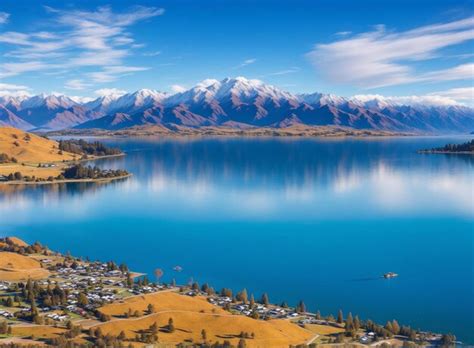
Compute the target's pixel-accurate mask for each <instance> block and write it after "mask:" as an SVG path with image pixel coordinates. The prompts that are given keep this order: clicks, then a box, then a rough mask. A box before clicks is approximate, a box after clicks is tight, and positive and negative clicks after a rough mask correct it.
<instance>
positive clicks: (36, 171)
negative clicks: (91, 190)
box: [0, 153, 132, 185]
mask: <svg viewBox="0 0 474 348" xmlns="http://www.w3.org/2000/svg"><path fill="white" fill-rule="evenodd" d="M123 156H125V153H119V154H114V155H105V156H91V157H88V158H81V159H77V160H72V161H54V162H48V164H50V165H54V167H50V166H48V167H40V166H39V165H40V164H41V163H21V164H20V163H16V164H5V165H0V175H8V174H10V173H15V172H20V173H22V174H23V173H25V168H26V173H27V174H23V175H24V176H25V175H28V176H35V177H37V178H41V179H45V178H49V177H51V176H53V177H56V176H58V175H60V174H61V173H62V172H63V171H64V170H65V169H66V168H68V167H70V166H71V165H74V164H78V163H84V162H88V161H97V160H101V159H107V158H115V157H123ZM5 168H12V169H10V170H9V171H6V170H5ZM130 176H132V174H130V173H129V174H127V175H120V176H117V177H110V178H97V179H93V178H91V179H63V180H42V181H27V180H11V181H0V185H50V184H67V183H79V182H97V183H100V182H110V181H114V180H119V179H125V178H128V177H130Z"/></svg>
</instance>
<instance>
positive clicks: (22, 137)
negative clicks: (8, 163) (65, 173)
mask: <svg viewBox="0 0 474 348" xmlns="http://www.w3.org/2000/svg"><path fill="white" fill-rule="evenodd" d="M0 153H5V154H7V155H9V156H10V157H14V158H16V159H17V161H18V162H20V163H21V162H33V163H43V162H62V161H63V160H66V161H70V160H73V159H74V158H75V157H77V155H74V154H72V153H69V152H62V153H60V152H59V150H58V142H57V141H54V140H50V139H46V138H43V137H40V136H37V135H35V134H32V133H27V132H24V131H22V130H19V129H16V128H12V127H0Z"/></svg>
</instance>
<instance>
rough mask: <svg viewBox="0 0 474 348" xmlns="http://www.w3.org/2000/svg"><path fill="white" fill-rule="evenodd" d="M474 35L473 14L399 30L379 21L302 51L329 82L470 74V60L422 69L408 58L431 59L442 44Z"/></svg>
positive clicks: (382, 82) (371, 84)
mask: <svg viewBox="0 0 474 348" xmlns="http://www.w3.org/2000/svg"><path fill="white" fill-rule="evenodd" d="M473 39H474V17H469V18H465V19H463V20H458V21H453V22H448V23H440V24H434V25H429V26H424V27H420V28H416V29H413V30H409V31H404V32H393V31H390V32H389V31H386V29H385V27H384V26H383V25H378V26H376V28H375V30H374V31H371V32H367V33H362V34H358V35H355V36H351V37H347V38H343V39H340V40H336V41H334V42H331V43H328V44H317V45H315V47H314V48H313V50H312V51H311V52H309V53H308V54H307V56H308V58H309V59H310V61H311V62H312V63H313V65H314V66H315V67H316V69H317V70H318V71H319V72H320V73H321V75H322V76H324V77H326V78H327V79H328V80H330V81H331V82H335V83H341V84H347V83H349V84H353V85H356V86H359V87H363V88H375V87H382V86H391V85H399V84H406V83H413V82H420V81H423V82H436V81H446V80H463V79H471V78H472V71H471V74H469V70H470V69H471V70H472V64H464V65H460V66H453V67H451V68H449V69H445V70H440V71H428V72H421V71H417V69H416V67H415V64H413V63H416V62H421V61H427V60H431V59H435V58H436V57H437V54H438V53H439V51H440V50H441V49H444V48H447V47H450V46H454V45H459V44H461V43H464V42H466V41H469V40H473Z"/></svg>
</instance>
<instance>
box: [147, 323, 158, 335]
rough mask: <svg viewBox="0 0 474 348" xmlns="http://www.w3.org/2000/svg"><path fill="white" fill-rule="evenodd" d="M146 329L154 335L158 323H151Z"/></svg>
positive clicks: (156, 331)
mask: <svg viewBox="0 0 474 348" xmlns="http://www.w3.org/2000/svg"><path fill="white" fill-rule="evenodd" d="M148 329H149V330H150V332H151V333H152V334H154V335H155V334H157V333H158V325H157V324H156V323H153V324H151V325H150V327H149V328H148Z"/></svg>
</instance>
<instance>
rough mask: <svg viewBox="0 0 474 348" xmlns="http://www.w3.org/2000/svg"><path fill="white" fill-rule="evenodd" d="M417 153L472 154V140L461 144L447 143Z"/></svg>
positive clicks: (473, 153)
mask: <svg viewBox="0 0 474 348" xmlns="http://www.w3.org/2000/svg"><path fill="white" fill-rule="evenodd" d="M419 153H445V154H459V155H474V140H471V141H468V142H466V143H462V144H447V145H445V146H443V147H435V148H433V149H425V150H420V151H419Z"/></svg>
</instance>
